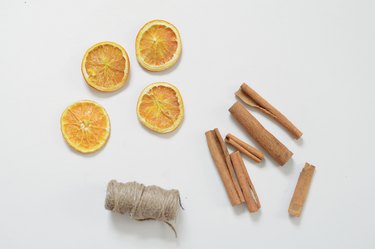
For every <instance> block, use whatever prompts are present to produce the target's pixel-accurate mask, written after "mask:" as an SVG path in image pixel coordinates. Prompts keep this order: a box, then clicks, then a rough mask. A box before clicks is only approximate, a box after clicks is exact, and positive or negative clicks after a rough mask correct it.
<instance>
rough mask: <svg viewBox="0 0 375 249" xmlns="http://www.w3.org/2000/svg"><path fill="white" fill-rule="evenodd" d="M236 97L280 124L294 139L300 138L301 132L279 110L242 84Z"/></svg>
mask: <svg viewBox="0 0 375 249" xmlns="http://www.w3.org/2000/svg"><path fill="white" fill-rule="evenodd" d="M236 96H237V97H238V98H239V99H241V100H242V101H243V102H245V103H246V104H247V105H249V106H251V107H254V108H257V109H258V110H260V111H262V112H263V113H265V114H267V115H268V116H270V117H272V118H273V119H274V120H276V122H278V123H279V124H281V125H282V126H283V127H284V128H285V129H286V130H287V131H288V132H289V133H290V134H291V135H292V136H293V137H294V138H295V139H298V138H300V137H301V136H302V132H301V131H300V130H299V129H298V128H297V127H296V126H295V125H294V124H293V123H292V122H290V121H289V120H288V119H287V117H285V116H284V115H283V114H282V113H281V112H280V111H279V110H277V109H276V108H275V107H273V106H272V105H271V104H270V103H268V102H267V100H265V99H264V98H262V96H260V95H259V94H258V93H257V92H256V91H254V90H253V89H252V88H251V87H249V86H248V85H247V84H246V83H243V84H242V85H241V87H240V89H239V90H238V91H237V92H236Z"/></svg>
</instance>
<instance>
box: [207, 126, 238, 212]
mask: <svg viewBox="0 0 375 249" xmlns="http://www.w3.org/2000/svg"><path fill="white" fill-rule="evenodd" d="M206 139H207V144H208V148H209V150H210V153H211V156H212V159H213V160H214V162H215V165H216V168H217V169H218V171H219V174H220V177H221V180H222V181H223V183H224V186H225V189H226V191H227V193H228V197H229V200H230V202H231V204H232V205H233V206H234V205H238V204H241V203H242V202H244V201H245V199H244V196H243V193H242V191H241V188H240V185H239V183H238V181H237V178H236V175H235V172H234V169H233V165H232V162H231V160H230V157H229V153H228V150H227V147H226V146H225V143H224V141H223V138H222V136H221V135H220V132H219V130H218V129H214V130H211V131H207V132H206Z"/></svg>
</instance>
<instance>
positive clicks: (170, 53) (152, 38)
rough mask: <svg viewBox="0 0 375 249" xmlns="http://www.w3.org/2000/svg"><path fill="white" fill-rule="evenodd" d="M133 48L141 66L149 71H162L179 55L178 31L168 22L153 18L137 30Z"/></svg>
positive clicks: (180, 46)
mask: <svg viewBox="0 0 375 249" xmlns="http://www.w3.org/2000/svg"><path fill="white" fill-rule="evenodd" d="M135 48H136V55H137V60H138V62H139V64H141V66H142V67H144V68H146V69H147V70H150V71H162V70H165V69H167V68H170V67H171V66H173V65H174V64H175V63H176V62H177V60H178V58H179V57H180V54H181V49H182V44H181V38H180V33H179V32H178V30H177V28H176V27H175V26H173V25H172V24H170V23H169V22H166V21H163V20H153V21H150V22H148V23H146V24H145V25H144V26H143V27H142V28H141V30H140V31H139V32H138V35H137V39H136V41H135Z"/></svg>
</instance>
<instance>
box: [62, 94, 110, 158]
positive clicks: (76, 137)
mask: <svg viewBox="0 0 375 249" xmlns="http://www.w3.org/2000/svg"><path fill="white" fill-rule="evenodd" d="M60 125H61V132H62V134H63V136H64V138H65V140H66V142H67V143H68V144H69V145H70V146H71V147H73V148H74V149H76V150H77V151H79V152H82V153H90V152H94V151H96V150H98V149H100V148H101V147H103V145H105V143H106V142H107V140H108V137H109V134H110V122H109V117H108V114H107V112H106V111H105V110H104V108H103V107H102V106H100V105H99V104H98V103H96V102H94V101H90V100H82V101H78V102H76V103H74V104H72V105H70V106H68V107H67V108H66V109H65V111H64V112H63V114H62V115H61V120H60Z"/></svg>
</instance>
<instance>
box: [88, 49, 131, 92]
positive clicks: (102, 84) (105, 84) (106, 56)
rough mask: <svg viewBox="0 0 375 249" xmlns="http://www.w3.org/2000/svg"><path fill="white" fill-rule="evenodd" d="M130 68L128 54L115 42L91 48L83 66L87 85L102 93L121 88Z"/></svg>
mask: <svg viewBox="0 0 375 249" xmlns="http://www.w3.org/2000/svg"><path fill="white" fill-rule="evenodd" d="M129 68H130V63H129V57H128V54H127V53H126V51H125V49H124V48H123V47H121V46H120V45H118V44H116V43H114V42H100V43H97V44H95V45H94V46H92V47H91V48H89V49H88V50H87V51H86V53H85V55H84V56H83V59H82V65H81V71H82V74H83V77H84V78H85V81H86V82H87V84H89V85H90V86H92V87H93V88H95V89H97V90H99V91H102V92H113V91H116V90H118V89H119V88H121V87H122V86H123V85H124V84H125V82H126V80H127V78H128V75H129Z"/></svg>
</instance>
